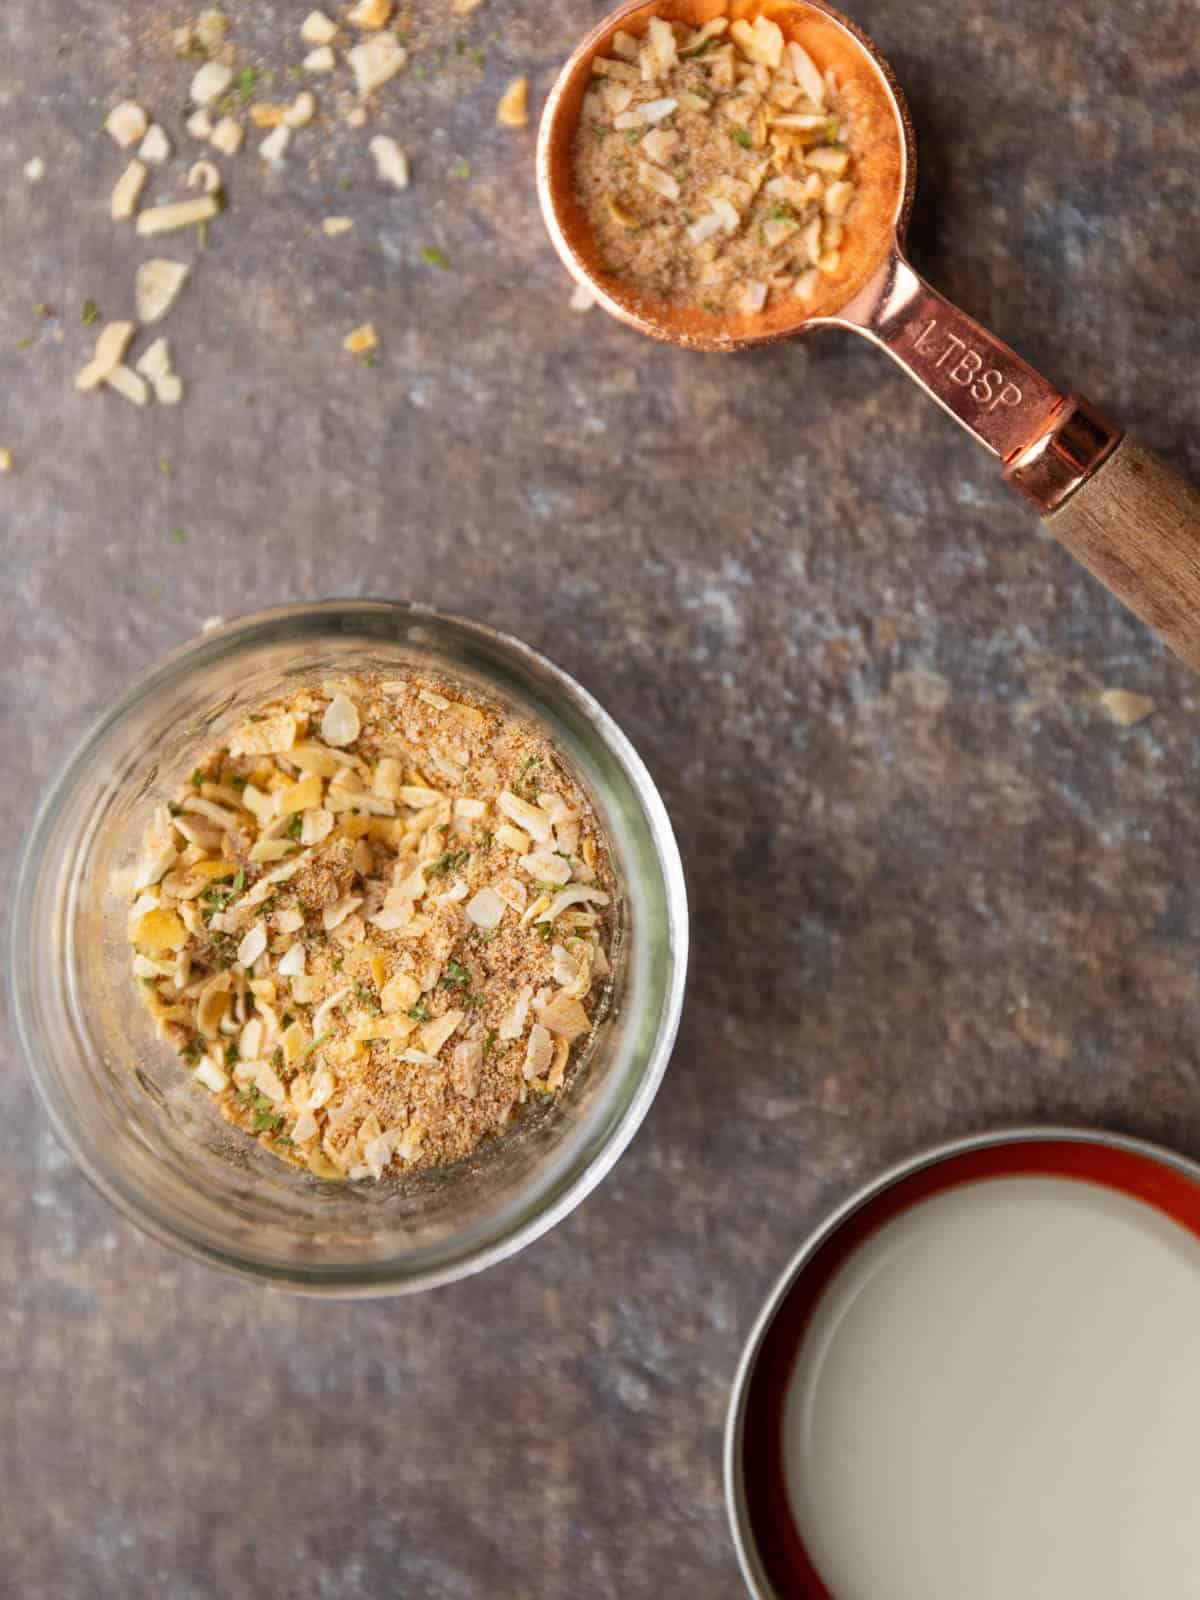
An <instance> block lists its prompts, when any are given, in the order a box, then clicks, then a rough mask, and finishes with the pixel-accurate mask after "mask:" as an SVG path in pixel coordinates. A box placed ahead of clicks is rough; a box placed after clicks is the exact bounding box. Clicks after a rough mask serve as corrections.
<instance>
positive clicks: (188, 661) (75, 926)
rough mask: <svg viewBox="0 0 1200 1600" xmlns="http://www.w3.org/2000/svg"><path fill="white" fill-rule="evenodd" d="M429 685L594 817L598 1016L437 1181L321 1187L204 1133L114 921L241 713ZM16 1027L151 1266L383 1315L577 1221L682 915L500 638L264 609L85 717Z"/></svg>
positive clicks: (60, 1129) (662, 867) (556, 706)
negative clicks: (491, 712) (409, 671)
mask: <svg viewBox="0 0 1200 1600" xmlns="http://www.w3.org/2000/svg"><path fill="white" fill-rule="evenodd" d="M405 665H409V666H415V667H418V668H420V667H426V668H436V669H440V670H442V671H444V672H445V673H447V674H448V675H449V676H451V677H452V678H454V677H457V678H458V679H460V680H461V681H464V682H465V683H467V684H468V685H472V686H474V687H476V688H478V689H479V690H481V691H482V692H484V693H486V694H490V695H491V697H492V698H493V699H495V700H498V701H500V702H501V703H502V704H507V705H508V706H510V707H512V708H514V709H515V710H516V711H517V712H518V713H519V714H522V715H524V716H526V717H529V718H532V719H534V721H536V722H537V723H538V724H540V726H541V728H542V730H543V731H544V732H545V733H546V734H547V735H548V736H549V737H550V739H551V740H552V741H553V743H554V744H555V745H556V746H557V747H558V748H559V749H560V750H561V751H562V753H563V755H564V756H565V758H566V759H567V761H568V762H569V763H570V764H571V765H572V766H573V767H574V769H575V771H576V773H577V774H578V776H579V778H580V779H581V781H582V783H583V786H584V788H585V789H586V790H587V792H588V793H589V795H590V798H591V800H592V803H593V805H594V806H595V808H596V811H597V814H598V817H599V819H600V822H601V825H602V827H603V828H604V830H605V832H606V834H607V836H608V839H609V841H610V844H611V846H612V852H613V865H614V870H615V874H616V878H617V901H616V907H615V909H616V911H617V919H616V920H617V948H616V953H615V954H616V959H615V960H614V963H613V967H614V973H613V979H612V995H611V1003H610V1004H609V1006H608V1009H607V1012H606V1014H605V1016H604V1018H603V1020H602V1021H601V1023H600V1025H599V1027H598V1029H597V1034H596V1038H595V1041H594V1044H593V1046H592V1048H591V1051H590V1054H589V1055H588V1057H587V1058H586V1059H585V1060H584V1062H583V1063H582V1064H581V1066H580V1067H578V1068H577V1069H576V1071H575V1072H574V1074H573V1075H572V1076H571V1077H570V1078H569V1079H568V1082H567V1084H566V1086H565V1087H564V1089H563V1090H562V1092H561V1093H560V1094H559V1095H558V1096H556V1097H555V1098H554V1099H553V1100H551V1101H548V1102H545V1103H543V1104H541V1105H540V1106H539V1107H538V1108H536V1109H529V1108H527V1110H526V1114H524V1115H522V1116H521V1117H519V1118H516V1119H515V1120H514V1123H513V1124H512V1126H511V1127H510V1128H509V1129H507V1130H506V1131H505V1133H504V1134H503V1135H501V1136H500V1137H498V1138H497V1139H495V1140H492V1141H489V1142H488V1143H486V1144H485V1145H483V1146H481V1148H480V1149H479V1150H478V1151H476V1153H475V1154H474V1155H473V1156H472V1157H470V1158H469V1159H467V1160H466V1161H464V1162H461V1163H459V1164H457V1165H456V1166H453V1167H449V1168H445V1169H440V1170H430V1171H427V1172H420V1171H418V1172H414V1173H412V1174H409V1175H407V1176H406V1177H405V1178H403V1179H401V1180H399V1181H397V1182H390V1181H385V1182H382V1183H378V1184H377V1183H348V1182H330V1181H327V1180H322V1179H319V1178H315V1177H313V1176H311V1175H310V1174H308V1173H306V1172H303V1171H301V1170H299V1169H298V1168H294V1167H292V1166H290V1165H287V1164H285V1163H283V1162H281V1161H279V1160H278V1159H277V1158H275V1157H273V1156H271V1155H269V1154H268V1153H267V1152H266V1151H265V1150H263V1149H261V1148H260V1147H259V1145H258V1144H257V1143H256V1142H255V1141H254V1140H252V1139H250V1138H248V1137H247V1136H246V1135H245V1134H243V1133H241V1132H239V1131H238V1130H237V1129H234V1128H232V1127H230V1126H229V1124H227V1123H226V1122H224V1121H223V1120H222V1119H221V1118H220V1117H219V1116H218V1115H217V1112H216V1109H215V1106H214V1105H213V1104H212V1102H211V1100H210V1099H209V1097H208V1096H207V1095H206V1094H205V1093H204V1092H203V1091H201V1090H199V1089H197V1087H196V1086H194V1085H193V1084H192V1083H191V1082H189V1074H188V1073H187V1072H186V1070H185V1069H184V1068H183V1067H182V1065H181V1064H180V1063H178V1062H177V1060H176V1059H175V1056H174V1052H173V1051H172V1050H171V1049H170V1047H169V1046H168V1045H166V1044H164V1043H163V1042H161V1041H160V1040H159V1039H157V1038H156V1036H155V1031H154V1025H153V1022H152V1020H151V1018H150V1016H149V1013H148V1011H147V1009H146V1008H145V1007H144V1006H143V1005H142V1003H141V1000H140V997H139V996H138V994H137V993H136V992H135V988H134V984H135V981H136V980H135V979H134V978H133V976H132V973H131V969H130V949H129V944H128V935H127V926H126V917H127V904H126V901H125V899H124V897H122V896H120V895H118V894H116V893H115V892H113V889H112V887H111V886H112V884H113V881H114V875H115V874H120V873H122V872H123V871H124V869H127V868H128V867H129V866H130V865H132V864H133V863H134V862H135V861H136V860H137V859H138V857H139V854H140V841H141V836H142V832H143V829H144V827H145V823H146V820H147V818H148V816H149V814H150V812H151V811H152V809H153V807H154V806H155V805H156V804H157V803H158V802H159V801H161V800H163V799H165V798H166V797H167V796H168V794H169V793H171V792H172V791H173V790H174V788H175V786H176V785H177V783H178V781H179V778H180V776H181V775H182V774H186V773H187V772H189V771H190V770H191V768H192V767H193V766H194V765H195V764H196V760H197V758H198V757H199V756H200V755H201V753H202V752H204V751H206V750H209V749H211V748H212V747H213V746H214V745H219V744H220V743H221V742H222V736H223V735H224V734H225V733H226V732H227V730H230V729H231V728H232V727H233V726H234V725H235V724H236V723H237V722H238V721H239V720H241V718H242V716H243V715H244V713H245V711H246V710H247V708H249V707H251V706H253V705H254V704H255V703H259V702H261V701H262V700H263V699H265V698H268V697H271V696H274V695H277V694H280V693H281V692H284V691H285V690H286V689H287V688H288V686H289V684H291V683H293V682H295V681H296V680H298V679H311V678H312V677H313V676H314V675H318V676H319V675H323V674H326V673H336V672H347V671H372V670H375V671H381V672H385V673H386V672H388V671H394V670H395V669H396V668H398V667H402V666H405ZM12 932H13V943H12V961H11V963H10V972H11V982H12V990H13V999H14V1011H15V1015H16V1019H17V1027H18V1031H19V1034H20V1038H21V1041H22V1044H23V1047H24V1050H25V1053H26V1056H27V1059H28V1061H29V1065H30V1068H31V1071H32V1074H33V1078H34V1082H35V1084H36V1085H37V1088H38V1090H39V1092H40V1094H41V1097H42V1100H43V1101H44V1103H45V1105H46V1109H47V1111H48V1112H49V1114H50V1117H51V1120H52V1121H53V1124H54V1127H55V1129H56V1131H57V1133H58V1136H59V1138H60V1139H61V1140H62V1142H63V1143H64V1145H65V1146H66V1147H67V1149H68V1150H69V1151H70V1152H71V1154H72V1155H73V1156H74V1158H75V1160H76V1161H77V1162H78V1163H79V1165H80V1166H81V1167H82V1169H83V1171H84V1172H85V1173H86V1174H87V1176H88V1177H89V1178H90V1180H91V1181H92V1183H93V1184H95V1186H96V1187H97V1188H98V1189H99V1190H100V1192H101V1193H102V1194H104V1195H105V1196H106V1197H107V1198H108V1199H109V1200H110V1201H111V1202H112V1203H113V1204H114V1205H115V1206H116V1207H117V1208H118V1210H120V1211H121V1212H123V1213H124V1214H125V1216H127V1217H128V1218H130V1220H131V1221H133V1222H134V1223H136V1224H137V1225H138V1226H139V1227H141V1228H143V1229H145V1231H146V1232H148V1233H150V1234H152V1235H153V1236H154V1237H155V1238H156V1239H159V1240H161V1241H162V1242H163V1243H165V1244H168V1245H171V1246H173V1247H174V1248H176V1249H178V1250H181V1251H183V1252H184V1253H185V1254H187V1255H190V1256H192V1257H194V1258H196V1259H197V1260H201V1261H205V1262H208V1263H210V1264H211V1265H214V1266H218V1267H223V1268H226V1269H228V1270H231V1271H235V1272H239V1273H242V1274H245V1275H247V1276H249V1277H253V1278H256V1279H258V1280H261V1281H263V1282H266V1283H269V1284H274V1285H276V1286H279V1287H286V1288H291V1289H296V1290H301V1291H305V1292H309V1293H326V1294H340V1295H382V1294H399V1293H405V1292H408V1291H411V1290H415V1289H422V1288H428V1287H430V1286H432V1285H434V1284H438V1283H445V1282H448V1281H451V1280H453V1279H456V1278H461V1277H464V1276H466V1275H467V1274H468V1273H471V1272H476V1271H478V1270H479V1269H480V1268H482V1267H486V1266H489V1265H491V1264H492V1263H493V1262H495V1261H500V1260H502V1259H503V1258H504V1257H505V1256H508V1255H511V1254H512V1253H513V1252H514V1251H516V1250H519V1249H520V1248H521V1247H522V1246H523V1245H526V1244H528V1243H529V1242H530V1241H531V1240H532V1239H535V1238H537V1236H538V1235H539V1234H541V1233H544V1232H545V1231H546V1229H547V1228H550V1227H552V1226H553V1225H554V1223H556V1222H557V1221H559V1219H560V1218H562V1217H564V1216H566V1214H567V1213H568V1212H569V1211H570V1210H571V1209H572V1208H573V1207H574V1206H576V1205H577V1204H578V1203H579V1201H580V1200H582V1199H583V1197H584V1195H586V1194H587V1193H588V1192H589V1190H591V1189H592V1188H593V1187H594V1186H595V1185H596V1184H597V1183H598V1182H599V1181H600V1179H601V1178H602V1177H603V1176H604V1174H605V1173H606V1172H607V1171H608V1170H609V1168H610V1167H611V1166H612V1165H613V1163H614V1162H615V1161H616V1159H617V1157H618V1156H619V1155H620V1153H621V1151H622V1150H623V1149H624V1148H625V1146H626V1145H627V1144H628V1142H629V1140H630V1139H631V1138H632V1137H633V1134H634V1131H635V1130H636V1128H637V1126H638V1124H639V1123H640V1122H641V1120H642V1118H643V1117H644V1116H645V1114H646V1111H647V1109H648V1108H649V1106H650V1102H651V1100H652V1099H653V1098H654V1094H655V1091H656V1090H657V1088H658V1085H659V1082H660V1080H661V1078H662V1075H663V1072H664V1070H665V1068H666V1064H667V1059H668V1057H669V1055H670V1051H671V1046H672V1043H673V1041H674V1037H675V1032H676V1028H677V1026H678V1022H679V1013H680V1009H681V1006H682V1001H683V989H684V978H685V969H686V964H687V937H688V935H687V902H686V894H685V889H684V881H683V871H682V867H681V864H680V860H679V852H678V849H677V847H676V844H675V839H674V836H673V834H672V831H671V825H670V822H669V821H668V818H667V814H666V811H665V809H664V807H663V804H662V801H661V799H660V798H659V795H658V792H657V790H656V789H655V787H654V784H653V782H652V781H651V779H650V776H649V774H648V773H647V772H646V769H645V768H644V767H643V765H642V763H641V761H640V760H639V759H638V757H637V755H636V753H635V752H634V750H633V749H632V747H631V746H630V744H629V742H628V740H627V739H626V738H625V737H624V735H623V734H622V733H621V731H620V729H619V728H618V727H617V726H616V725H615V723H614V722H613V721H612V720H611V718H610V717H608V716H607V715H606V713H605V712H604V711H603V710H602V709H601V707H600V706H599V705H597V703H596V702H595V700H593V699H592V698H591V696H590V695H589V694H587V693H586V692H585V691H584V690H583V689H581V688H580V686H579V685H578V684H577V683H575V682H573V680H572V679H571V678H569V677H568V676H567V674H566V673H564V672H561V671H559V670H558V668H556V667H554V666H552V665H551V664H550V662H548V661H546V660H544V659H543V658H542V657H541V656H539V655H537V654H536V653H535V652H534V651H533V650H530V649H529V648H527V647H526V646H525V645H523V644H521V643H519V642H518V641H517V640H515V639H512V638H509V637H507V636H505V635H503V634H499V633H496V632H494V631H493V630H492V629H490V628H487V627H484V626H482V625H481V624H479V623H474V622H467V621H463V620H461V619H459V618H456V617H450V616H444V615H441V614H439V613H437V612H434V611H430V610H427V609H425V608H423V607H420V606H415V605H404V604H388V603H383V602H371V601H330V602H326V603H322V604H318V605H294V606H281V607H279V608H277V609H275V610H271V611H263V612H259V613H257V614H256V615H254V616H250V617H247V618H245V619H243V620H241V621H238V622H234V623H231V624H229V625H227V626H224V627H221V628H219V629H217V630H215V631H213V632H211V633H208V634H205V635H204V636H202V637H201V638H199V639H197V640H195V641H193V642H192V643H190V644H187V645H185V646H183V647H182V648H181V649H179V650H176V651H174V652H173V653H172V654H171V655H170V656H168V657H167V658H166V659H165V660H164V661H163V662H162V663H161V664H160V665H158V666H156V667H155V668H154V669H153V670H152V671H150V672H149V673H147V674H146V675H145V676H144V677H143V678H142V679H141V680H140V682H138V683H137V684H135V685H134V687H133V688H132V689H131V690H130V691H129V692H128V693H127V694H126V695H125V696H124V697H123V698H122V699H121V700H120V701H119V702H118V703H117V704H116V705H114V706H113V707H112V708H111V709H110V710H108V711H106V712H105V714H104V715H103V716H102V717H101V718H100V720H99V721H98V722H97V723H96V725H95V726H94V727H93V728H92V730H91V732H90V733H88V735H87V736H86V738H85V739H84V740H83V742H82V744H81V745H80V746H79V748H78V749H77V750H76V752H75V753H74V755H73V756H72V757H71V759H70V760H69V762H68V763H67V765H66V767H65V769H64V770H63V772H62V774H61V776H60V777H59V779H58V781H57V783H56V784H55V786H54V788H53V790H52V791H51V792H50V794H49V796H48V798H47V799H46V801H45V803H44V805H43V806H42V809H41V811H40V813H39V815H38V817H37V820H36V822H35V824H34V827H33V830H32V833H31V835H30V838H29V841H28V844H27V846H26V851H25V856H24V860H23V863H22V868H21V874H20V880H19V884H18V890H17V897H16V904H15V909H14V914H13V925H12Z"/></svg>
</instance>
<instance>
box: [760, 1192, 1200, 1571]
mask: <svg viewBox="0 0 1200 1600" xmlns="http://www.w3.org/2000/svg"><path fill="white" fill-rule="evenodd" d="M784 1442H785V1456H786V1463H787V1466H786V1472H787V1487H788V1494H789V1498H790V1501H791V1504H792V1509H793V1514H794V1516H795V1519H796V1525H797V1527H798V1529H799V1531H800V1534H801V1537H802V1538H803V1540H804V1542H805V1544H806V1545H807V1547H808V1550H809V1553H810V1555H811V1557H812V1560H813V1563H814V1565H815V1566H816V1568H817V1570H818V1571H819V1572H820V1574H821V1576H822V1578H823V1579H824V1581H825V1583H826V1585H827V1587H828V1588H829V1590H830V1591H831V1593H832V1594H833V1595H834V1596H835V1597H836V1600H1168V1597H1169V1600H1183V1597H1200V1240H1198V1239H1196V1238H1195V1237H1193V1236H1192V1235H1191V1234H1190V1233H1188V1232H1187V1231H1186V1230H1185V1229H1183V1228H1182V1227H1180V1226H1178V1225H1177V1224H1175V1223H1173V1222H1171V1221H1170V1220H1168V1219H1167V1218H1166V1217H1164V1216H1162V1215H1161V1214H1160V1213H1159V1212H1157V1211H1155V1210H1153V1209H1152V1208H1151V1207H1149V1206H1147V1205H1143V1204H1142V1203H1141V1202H1139V1201H1137V1200H1133V1199H1130V1198H1127V1197H1126V1196H1124V1195H1121V1194H1118V1193H1116V1192H1114V1191H1110V1190H1107V1189H1103V1188H1100V1187H1098V1186H1096V1185H1093V1184H1088V1183H1080V1182H1071V1181H1069V1180H1067V1179H1059V1178H999V1179H994V1180H991V1181H987V1182H977V1183H973V1184H969V1185H967V1186H965V1187H963V1188H960V1189H955V1190H951V1191H949V1192H947V1193H944V1194H940V1195H936V1196H934V1197H933V1198H932V1199H929V1200H927V1201H924V1202H922V1203H921V1204H919V1205H917V1206H915V1207H913V1209H911V1210H910V1211H908V1212H907V1213H905V1214H903V1215H901V1216H899V1217H897V1218H896V1219H895V1220H894V1221H892V1222H890V1223H888V1224H886V1225H885V1226H884V1227H883V1228H882V1229H881V1230H880V1231H879V1233H877V1234H876V1235H875V1236H874V1237H873V1238H871V1239H869V1240H868V1241H867V1242H866V1243H865V1244H864V1245H863V1246H862V1247H861V1248H860V1249H859V1250H858V1251H856V1252H855V1253H854V1255H853V1256H852V1257H851V1258H850V1259H849V1260H848V1261H847V1262H846V1263H845V1264H844V1265H843V1266H842V1267H841V1268H840V1269H839V1271H838V1273H837V1274H836V1275H835V1276H834V1278H833V1279H832V1280H831V1282H830V1284H829V1286H828V1288H827V1289H826V1292H825V1293H824V1295H823V1296H822V1298H821V1301H820V1303H819V1304H818V1306H817V1308H816V1312H815V1314H814V1317H813V1320H812V1323H811V1324H810V1326H809V1328H808V1330H807V1331H806V1333H805V1337H804V1340H803V1342H802V1344H801V1347H800V1351H799V1354H798V1357H797V1361H796V1365H795V1368H794V1372H793V1376H792V1381H791V1384H790V1387H789V1390H788V1394H787V1399H786V1403H785V1414H784Z"/></svg>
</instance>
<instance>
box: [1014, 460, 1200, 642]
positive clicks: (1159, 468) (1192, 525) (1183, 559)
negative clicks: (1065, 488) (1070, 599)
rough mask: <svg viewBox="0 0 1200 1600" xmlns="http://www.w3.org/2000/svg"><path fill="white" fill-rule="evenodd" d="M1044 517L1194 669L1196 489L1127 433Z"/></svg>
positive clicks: (1199, 603) (1199, 596)
mask: <svg viewBox="0 0 1200 1600" xmlns="http://www.w3.org/2000/svg"><path fill="white" fill-rule="evenodd" d="M1045 522H1046V526H1047V527H1048V528H1049V530H1050V532H1051V533H1052V534H1053V535H1054V537H1055V538H1056V539H1058V540H1059V541H1060V542H1061V543H1062V544H1064V545H1066V547H1067V549H1068V550H1069V551H1070V552H1071V554H1072V555H1073V556H1074V557H1075V558H1076V559H1077V560H1078V561H1081V562H1082V563H1083V565H1084V566H1085V567H1087V568H1088V570H1089V571H1090V572H1092V573H1094V574H1095V576H1096V577H1097V578H1099V579H1100V582H1101V583H1103V584H1104V585H1105V586H1106V587H1107V588H1109V589H1111V590H1112V592H1113V594H1115V595H1116V596H1117V598H1118V599H1119V600H1123V601H1124V603H1125V604H1126V605H1127V606H1128V607H1129V609H1130V610H1131V611H1134V612H1136V613H1137V615H1138V616H1139V617H1141V619H1142V620H1143V622H1147V623H1149V625H1150V626H1151V627H1152V628H1153V629H1154V631H1155V632H1156V633H1158V634H1160V635H1161V636H1162V638H1163V639H1164V640H1165V642H1166V643H1167V644H1168V645H1170V647H1171V649H1172V650H1174V652H1175V653H1176V655H1178V656H1180V657H1181V658H1182V659H1183V660H1184V661H1186V662H1187V663H1188V665H1189V666H1191V667H1195V668H1196V669H1197V670H1200V493H1198V492H1197V491H1196V490H1195V489H1194V488H1193V487H1192V486H1191V484H1189V483H1187V482H1185V481H1184V479H1183V478H1181V477H1180V476H1179V475H1178V473H1175V472H1173V471H1172V470H1171V468H1170V467H1168V466H1167V465H1166V463H1165V462H1163V461H1160V460H1159V458H1158V457H1157V456H1156V455H1154V454H1153V453H1152V452H1151V451H1149V450H1146V449H1143V447H1142V446H1141V445H1140V444H1138V443H1137V442H1136V441H1135V440H1133V439H1131V438H1129V437H1128V435H1126V437H1125V438H1123V439H1122V440H1121V442H1120V444H1118V445H1117V447H1116V449H1115V450H1113V451H1112V453H1111V454H1110V455H1109V456H1108V457H1107V458H1106V459H1105V460H1104V461H1103V462H1101V464H1100V466H1099V467H1097V468H1096V470H1095V471H1094V472H1093V473H1092V475H1091V477H1090V478H1088V479H1087V481H1086V482H1085V483H1082V484H1081V485H1080V486H1079V488H1078V489H1076V490H1075V492H1074V493H1073V494H1072V495H1071V497H1070V498H1069V499H1068V500H1067V501H1066V503H1065V504H1064V505H1062V506H1061V507H1059V509H1058V510H1057V511H1052V512H1051V513H1050V515H1049V516H1047V517H1046V519H1045Z"/></svg>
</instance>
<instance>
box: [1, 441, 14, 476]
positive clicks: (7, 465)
mask: <svg viewBox="0 0 1200 1600" xmlns="http://www.w3.org/2000/svg"><path fill="white" fill-rule="evenodd" d="M12 469H13V453H12V451H11V450H7V449H4V448H3V447H0V472H11V471H12Z"/></svg>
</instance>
